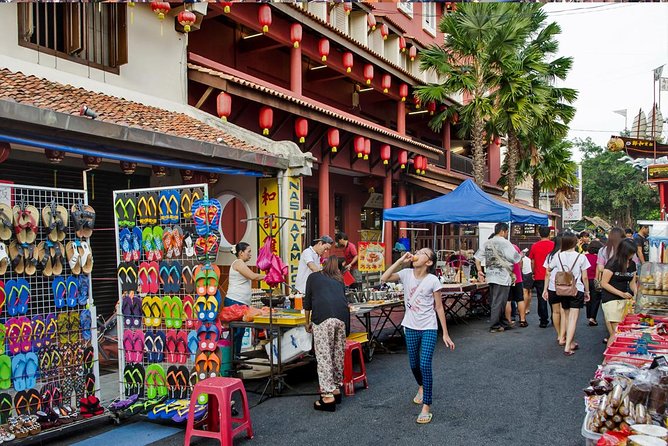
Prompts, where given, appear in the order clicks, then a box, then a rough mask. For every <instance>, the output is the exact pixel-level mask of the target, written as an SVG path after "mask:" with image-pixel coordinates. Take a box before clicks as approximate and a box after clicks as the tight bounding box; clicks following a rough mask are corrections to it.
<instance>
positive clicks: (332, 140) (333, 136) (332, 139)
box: [327, 128, 339, 153]
mask: <svg viewBox="0 0 668 446" xmlns="http://www.w3.org/2000/svg"><path fill="white" fill-rule="evenodd" d="M327 142H328V143H329V146H330V147H331V148H332V153H336V151H337V150H338V149H337V147H338V146H339V130H338V129H335V128H330V129H329V130H327Z"/></svg>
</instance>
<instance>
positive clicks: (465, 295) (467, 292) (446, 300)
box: [441, 282, 489, 324]
mask: <svg viewBox="0 0 668 446" xmlns="http://www.w3.org/2000/svg"><path fill="white" fill-rule="evenodd" d="M488 288H489V285H487V284H486V283H470V282H469V283H445V284H443V287H442V288H441V299H442V300H443V310H445V315H446V317H447V316H450V317H451V318H452V320H453V321H454V322H455V323H458V322H463V323H464V324H467V322H466V320H464V318H463V317H462V316H460V315H459V311H460V310H461V309H465V310H466V314H467V315H468V314H470V313H471V310H472V306H473V304H474V298H473V297H474V295H475V293H476V292H478V291H484V290H487V289H488Z"/></svg>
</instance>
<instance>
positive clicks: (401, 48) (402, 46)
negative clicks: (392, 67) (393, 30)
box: [399, 36, 406, 53]
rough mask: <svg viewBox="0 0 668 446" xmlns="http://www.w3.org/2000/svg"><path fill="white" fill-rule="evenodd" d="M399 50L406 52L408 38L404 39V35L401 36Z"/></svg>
mask: <svg viewBox="0 0 668 446" xmlns="http://www.w3.org/2000/svg"><path fill="white" fill-rule="evenodd" d="M399 51H401V52H402V53H405V52H406V39H404V38H403V37H402V36H399Z"/></svg>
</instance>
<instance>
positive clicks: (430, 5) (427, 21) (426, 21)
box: [422, 2, 438, 36]
mask: <svg viewBox="0 0 668 446" xmlns="http://www.w3.org/2000/svg"><path fill="white" fill-rule="evenodd" d="M437 21H438V16H437V15H436V3H435V2H423V3H422V29H424V30H425V31H426V32H427V33H429V34H431V35H432V36H435V35H436V25H437V23H436V22H437Z"/></svg>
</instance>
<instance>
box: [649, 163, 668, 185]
mask: <svg viewBox="0 0 668 446" xmlns="http://www.w3.org/2000/svg"><path fill="white" fill-rule="evenodd" d="M647 181H649V182H650V183H662V182H664V181H668V164H651V165H649V166H647Z"/></svg>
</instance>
